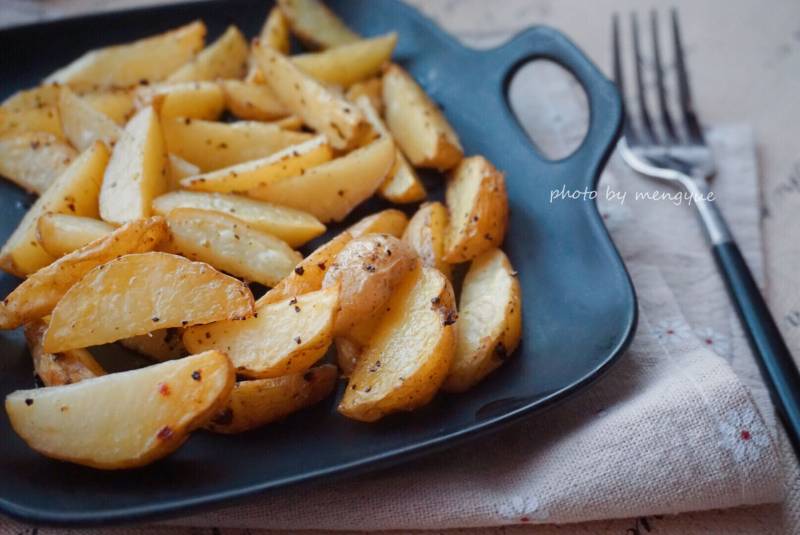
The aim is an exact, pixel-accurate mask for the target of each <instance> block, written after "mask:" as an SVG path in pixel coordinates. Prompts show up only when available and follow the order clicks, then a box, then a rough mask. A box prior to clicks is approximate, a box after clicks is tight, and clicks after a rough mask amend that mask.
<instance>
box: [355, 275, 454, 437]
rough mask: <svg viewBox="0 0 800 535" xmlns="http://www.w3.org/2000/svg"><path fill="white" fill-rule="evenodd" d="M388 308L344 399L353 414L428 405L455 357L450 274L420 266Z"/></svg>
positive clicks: (377, 414) (365, 416)
mask: <svg viewBox="0 0 800 535" xmlns="http://www.w3.org/2000/svg"><path fill="white" fill-rule="evenodd" d="M387 308H388V309H390V310H389V311H388V312H387V313H386V314H385V315H384V316H383V317H382V318H381V321H380V323H379V324H378V326H377V328H376V331H375V333H374V335H373V336H372V338H371V339H370V342H369V345H368V346H367V347H366V348H365V350H364V353H363V355H361V357H360V358H359V359H358V362H357V363H356V366H355V369H354V370H353V373H352V375H351V376H350V380H349V381H348V383H347V389H346V390H345V393H344V396H343V397H342V400H341V402H340V403H339V412H340V413H342V414H343V415H344V416H347V417H348V418H353V419H355V420H361V421H364V422H373V421H376V420H378V419H380V418H382V417H384V416H386V415H387V414H390V413H393V412H397V411H408V410H413V409H416V408H418V407H421V406H423V405H425V404H427V403H428V402H430V400H431V399H433V396H434V395H435V394H436V392H437V391H438V390H439V387H440V386H441V384H442V382H443V381H444V379H445V376H446V375H447V372H448V370H449V369H450V364H451V362H452V361H453V355H454V353H455V339H456V333H455V328H454V327H453V324H454V323H455V320H456V313H455V301H454V297H453V289H452V287H451V286H450V282H449V281H448V280H447V278H446V277H445V276H444V275H442V274H441V273H439V272H438V271H437V270H435V269H432V268H427V267H422V266H419V267H418V268H417V269H415V270H414V271H412V272H410V273H408V274H407V275H406V278H405V279H404V280H403V282H402V283H401V284H400V286H399V287H398V289H397V291H396V292H395V294H394V295H393V296H392V298H391V299H390V301H389V303H388V304H387Z"/></svg>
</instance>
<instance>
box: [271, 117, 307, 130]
mask: <svg viewBox="0 0 800 535" xmlns="http://www.w3.org/2000/svg"><path fill="white" fill-rule="evenodd" d="M273 124H275V125H277V126H280V127H281V128H283V129H284V130H295V131H296V130H301V129H302V128H303V120H302V119H301V118H300V117H297V116H296V115H290V116H289V117H285V118H283V119H278V120H277V121H273Z"/></svg>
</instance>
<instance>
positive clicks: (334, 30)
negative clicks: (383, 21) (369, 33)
mask: <svg viewBox="0 0 800 535" xmlns="http://www.w3.org/2000/svg"><path fill="white" fill-rule="evenodd" d="M278 6H279V7H280V9H281V11H282V12H283V14H284V16H285V17H286V19H287V21H288V22H289V27H290V28H291V30H292V32H293V33H294V34H295V35H296V36H297V38H298V39H300V40H301V41H302V42H303V44H305V45H306V46H309V47H311V48H327V47H331V46H338V45H344V44H347V43H351V42H353V41H356V40H358V39H360V38H361V37H360V36H359V35H358V34H357V33H355V32H354V31H353V30H351V29H350V28H348V27H347V25H346V24H345V23H344V22H342V19H340V18H339V17H337V16H336V15H335V14H334V13H333V11H331V10H330V9H328V8H327V7H326V6H325V4H323V3H322V2H320V1H319V0H278Z"/></svg>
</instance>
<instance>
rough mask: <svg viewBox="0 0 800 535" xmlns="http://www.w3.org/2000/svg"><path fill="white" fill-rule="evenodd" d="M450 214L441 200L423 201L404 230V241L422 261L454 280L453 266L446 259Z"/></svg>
mask: <svg viewBox="0 0 800 535" xmlns="http://www.w3.org/2000/svg"><path fill="white" fill-rule="evenodd" d="M449 221H450V216H449V215H448V212H447V208H446V207H445V205H443V204H442V203H440V202H439V201H434V202H426V203H423V204H422V205H421V206H420V207H419V209H417V211H416V213H415V214H414V215H413V216H412V217H411V220H410V221H409V222H408V225H407V226H406V228H405V231H403V241H404V242H406V243H408V244H409V245H410V246H411V248H412V249H414V250H415V251H416V252H417V254H418V255H419V257H420V258H421V259H422V263H423V264H425V265H426V266H428V267H433V268H436V269H438V270H439V271H441V272H442V274H443V275H444V276H445V277H447V278H448V279H450V280H452V274H453V268H452V266H451V265H450V264H448V263H447V262H445V261H444V253H445V241H446V239H447V229H448V226H449V224H450V223H449Z"/></svg>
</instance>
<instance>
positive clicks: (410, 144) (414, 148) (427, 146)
mask: <svg viewBox="0 0 800 535" xmlns="http://www.w3.org/2000/svg"><path fill="white" fill-rule="evenodd" d="M383 103H384V106H385V107H386V124H387V125H388V126H389V130H391V132H392V135H394V139H395V140H396V141H397V144H398V145H400V148H401V149H402V151H403V154H405V155H406V156H407V157H408V159H409V160H410V161H411V163H412V164H414V165H416V166H418V167H433V168H434V169H439V170H440V171H442V170H445V169H450V168H451V167H453V166H455V165H456V164H457V163H458V162H459V161H461V157H462V156H463V150H462V148H461V143H460V142H459V140H458V135H457V134H456V132H455V130H453V127H452V126H450V123H448V122H447V119H446V118H445V116H444V114H443V113H442V111H441V110H440V109H439V107H438V106H437V105H436V104H435V103H434V102H433V101H432V100H431V99H430V97H429V96H428V95H427V94H426V93H425V91H424V90H423V89H422V88H421V87H420V86H419V85H417V82H416V81H415V80H414V79H413V78H412V77H411V75H410V74H408V73H407V72H406V71H405V70H403V68H402V67H400V66H398V65H394V64H393V65H391V66H390V67H389V69H388V70H387V71H386V73H384V75H383Z"/></svg>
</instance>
